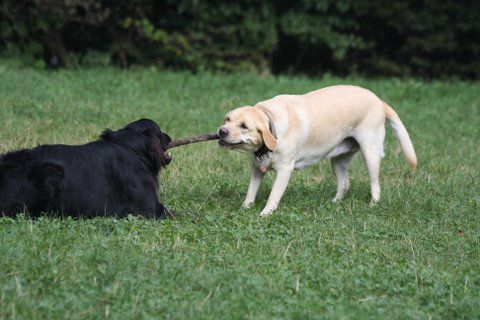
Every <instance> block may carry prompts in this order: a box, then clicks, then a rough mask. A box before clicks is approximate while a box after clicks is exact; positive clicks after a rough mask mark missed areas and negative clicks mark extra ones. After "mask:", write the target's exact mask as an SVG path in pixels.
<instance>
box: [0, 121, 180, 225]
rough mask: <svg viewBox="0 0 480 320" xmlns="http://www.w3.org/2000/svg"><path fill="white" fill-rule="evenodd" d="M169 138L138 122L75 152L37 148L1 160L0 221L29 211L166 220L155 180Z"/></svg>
mask: <svg viewBox="0 0 480 320" xmlns="http://www.w3.org/2000/svg"><path fill="white" fill-rule="evenodd" d="M170 141H171V139H170V137H169V136H168V135H167V134H165V133H163V132H162V131H161V130H160V127H159V126H158V125H157V124H156V123H155V122H154V121H152V120H148V119H141V120H138V121H135V122H132V123H130V124H129V125H127V126H126V127H125V128H123V129H120V130H118V131H111V130H108V129H107V130H105V131H104V132H103V133H102V135H101V136H100V140H97V141H94V142H90V143H87V144H85V145H80V146H69V145H42V146H38V147H36V148H33V149H24V150H19V151H14V152H10V153H7V154H5V155H3V156H1V157H0V216H1V213H3V214H4V215H7V216H12V215H15V214H17V213H19V212H24V211H28V213H29V214H30V215H31V216H38V215H40V214H41V213H42V212H53V213H58V214H62V215H70V216H77V217H78V216H84V217H93V216H103V215H115V216H120V217H121V216H126V215H127V214H128V213H132V214H140V215H143V216H145V217H152V218H165V217H167V216H169V215H171V213H172V211H170V210H168V209H166V208H165V207H164V206H163V205H162V204H161V203H159V202H158V199H157V189H158V181H157V176H158V173H159V172H160V169H161V167H165V166H166V165H168V164H169V163H170V160H171V158H170V156H169V155H168V154H167V153H166V152H165V150H166V147H167V145H168V144H169V143H170Z"/></svg>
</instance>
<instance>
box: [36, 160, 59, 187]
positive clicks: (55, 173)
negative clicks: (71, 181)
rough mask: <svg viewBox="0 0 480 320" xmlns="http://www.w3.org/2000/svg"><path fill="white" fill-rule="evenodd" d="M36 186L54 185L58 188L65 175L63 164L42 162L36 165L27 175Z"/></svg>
mask: <svg viewBox="0 0 480 320" xmlns="http://www.w3.org/2000/svg"><path fill="white" fill-rule="evenodd" d="M27 177H28V179H29V180H31V181H32V182H33V183H34V185H35V186H36V187H44V186H47V187H53V188H54V189H55V190H57V189H58V187H59V185H60V182H61V181H62V179H63V178H64V177H65V173H64V171H63V167H62V165H60V164H58V163H54V162H49V161H45V162H40V163H39V164H36V165H34V166H33V167H32V168H31V169H30V171H29V172H28V175H27Z"/></svg>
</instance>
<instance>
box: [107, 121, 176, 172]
mask: <svg viewBox="0 0 480 320" xmlns="http://www.w3.org/2000/svg"><path fill="white" fill-rule="evenodd" d="M100 137H101V138H102V139H104V140H108V141H112V142H116V143H121V144H124V145H127V146H129V147H130V148H131V149H133V150H135V151H136V152H141V153H143V154H144V155H145V156H146V157H147V159H149V161H150V162H151V164H152V168H153V170H154V171H155V172H158V171H159V170H160V167H166V166H167V165H168V164H169V163H170V162H171V161H172V157H171V156H170V154H168V153H167V152H166V150H167V146H168V144H169V143H170V141H172V139H170V137H169V136H168V135H167V134H166V133H163V132H162V131H161V130H160V127H159V126H158V124H157V123H156V122H155V121H153V120H150V119H140V120H137V121H135V122H132V123H130V124H128V125H127V126H126V127H125V128H123V129H120V130H117V131H112V130H109V129H107V130H105V131H104V132H103V133H102V135H101V136H100Z"/></svg>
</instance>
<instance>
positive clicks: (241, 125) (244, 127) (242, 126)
mask: <svg viewBox="0 0 480 320" xmlns="http://www.w3.org/2000/svg"><path fill="white" fill-rule="evenodd" d="M240 128H242V129H248V127H247V125H246V124H245V122H242V124H240Z"/></svg>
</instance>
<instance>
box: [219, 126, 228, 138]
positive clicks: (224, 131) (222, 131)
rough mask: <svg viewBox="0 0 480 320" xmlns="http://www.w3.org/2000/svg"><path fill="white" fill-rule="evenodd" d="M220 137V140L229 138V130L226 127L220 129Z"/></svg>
mask: <svg viewBox="0 0 480 320" xmlns="http://www.w3.org/2000/svg"><path fill="white" fill-rule="evenodd" d="M218 135H219V136H220V138H224V137H226V136H228V129H227V128H225V127H221V128H220V129H218Z"/></svg>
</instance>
